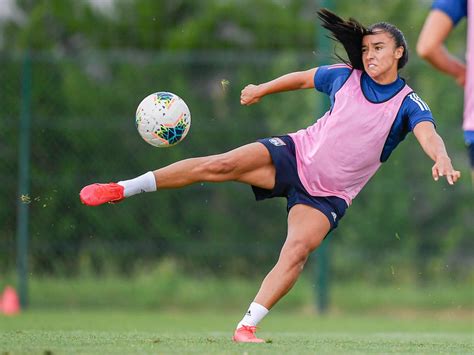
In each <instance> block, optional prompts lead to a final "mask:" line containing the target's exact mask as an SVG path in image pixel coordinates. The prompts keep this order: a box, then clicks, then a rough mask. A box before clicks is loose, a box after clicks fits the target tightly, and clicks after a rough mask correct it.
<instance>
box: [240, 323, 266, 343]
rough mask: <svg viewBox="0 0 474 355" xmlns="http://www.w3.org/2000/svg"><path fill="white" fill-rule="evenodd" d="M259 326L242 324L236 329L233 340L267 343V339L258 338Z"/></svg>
mask: <svg viewBox="0 0 474 355" xmlns="http://www.w3.org/2000/svg"><path fill="white" fill-rule="evenodd" d="M256 331H257V327H255V326H251V325H242V326H241V327H240V328H238V329H236V330H235V333H234V336H233V337H232V340H233V341H235V342H236V343H265V340H263V339H260V338H257V337H256V336H255V332H256Z"/></svg>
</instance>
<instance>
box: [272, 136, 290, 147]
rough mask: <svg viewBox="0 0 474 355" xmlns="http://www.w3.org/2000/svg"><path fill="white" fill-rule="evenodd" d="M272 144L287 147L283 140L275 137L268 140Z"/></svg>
mask: <svg viewBox="0 0 474 355" xmlns="http://www.w3.org/2000/svg"><path fill="white" fill-rule="evenodd" d="M268 141H269V142H270V143H271V144H273V145H274V146H276V147H280V146H282V145H286V143H285V142H283V140H282V139H281V138H278V137H275V138H270V139H269V140H268Z"/></svg>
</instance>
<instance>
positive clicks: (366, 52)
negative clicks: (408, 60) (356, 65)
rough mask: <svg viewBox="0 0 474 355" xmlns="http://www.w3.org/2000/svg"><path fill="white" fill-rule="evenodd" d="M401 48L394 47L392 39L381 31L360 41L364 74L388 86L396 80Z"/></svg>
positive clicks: (376, 31) (401, 53) (401, 52)
mask: <svg viewBox="0 0 474 355" xmlns="http://www.w3.org/2000/svg"><path fill="white" fill-rule="evenodd" d="M402 55H403V47H396V46H395V40H394V38H393V37H392V36H391V35H390V34H389V33H387V32H384V31H383V30H379V31H378V30H377V29H375V33H374V34H370V35H367V36H364V38H363V39H362V62H363V63H364V69H365V71H366V73H367V74H368V75H369V76H370V77H371V78H372V79H374V80H375V81H376V82H378V83H379V84H390V83H391V82H393V81H395V80H396V79H397V73H398V68H397V65H398V60H399V59H400V58H401V57H402Z"/></svg>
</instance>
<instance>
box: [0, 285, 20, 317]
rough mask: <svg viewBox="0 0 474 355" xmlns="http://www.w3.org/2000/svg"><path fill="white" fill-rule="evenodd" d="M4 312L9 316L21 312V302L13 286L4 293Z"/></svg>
mask: <svg viewBox="0 0 474 355" xmlns="http://www.w3.org/2000/svg"><path fill="white" fill-rule="evenodd" d="M2 312H3V314H6V315H9V316H10V315H14V314H17V313H19V312H20V300H19V299H18V295H17V294H16V291H15V289H14V288H13V287H11V286H7V287H6V288H5V291H3V297H2Z"/></svg>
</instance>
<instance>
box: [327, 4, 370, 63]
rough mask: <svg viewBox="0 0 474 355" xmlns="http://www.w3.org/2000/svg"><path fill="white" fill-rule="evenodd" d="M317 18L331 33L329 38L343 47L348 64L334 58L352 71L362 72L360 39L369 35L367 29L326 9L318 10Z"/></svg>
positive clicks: (353, 20) (345, 61) (351, 19)
mask: <svg viewBox="0 0 474 355" xmlns="http://www.w3.org/2000/svg"><path fill="white" fill-rule="evenodd" d="M318 17H319V19H320V20H321V22H322V26H323V27H324V28H325V29H327V30H329V31H330V32H331V36H330V38H331V39H333V40H335V41H337V42H339V43H341V44H342V45H343V47H344V49H345V50H346V53H347V57H348V58H349V62H348V61H347V60H345V59H344V58H341V57H340V56H339V55H337V54H336V56H337V57H338V58H339V59H340V60H342V61H343V62H344V63H346V64H348V65H350V66H351V67H353V68H354V69H360V70H364V64H363V63H362V38H363V37H364V36H365V35H367V34H369V31H368V30H367V28H365V27H364V26H363V25H362V24H360V23H359V22H358V21H357V20H355V19H353V18H349V20H347V21H346V20H344V19H342V18H340V17H339V16H337V15H336V14H335V13H333V12H331V11H329V10H328V9H321V10H319V11H318Z"/></svg>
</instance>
